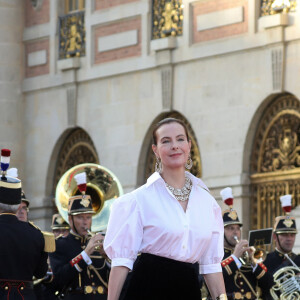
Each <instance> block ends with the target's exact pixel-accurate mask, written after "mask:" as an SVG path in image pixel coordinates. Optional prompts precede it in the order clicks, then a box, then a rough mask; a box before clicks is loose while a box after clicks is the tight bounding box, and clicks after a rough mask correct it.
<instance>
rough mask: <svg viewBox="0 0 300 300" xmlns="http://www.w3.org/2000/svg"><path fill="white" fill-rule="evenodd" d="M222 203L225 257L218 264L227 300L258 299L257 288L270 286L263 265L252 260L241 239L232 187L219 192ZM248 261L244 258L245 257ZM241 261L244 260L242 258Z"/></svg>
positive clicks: (246, 242) (248, 248) (251, 253)
mask: <svg viewBox="0 0 300 300" xmlns="http://www.w3.org/2000/svg"><path fill="white" fill-rule="evenodd" d="M221 196H222V199H223V201H224V202H225V203H226V204H227V205H228V206H229V209H228V210H225V211H223V221H224V258H223V261H222V262H221V265H222V271H223V276H224V282H225V288H226V293H227V297H228V299H257V298H258V292H257V286H258V287H260V288H261V289H262V290H264V289H268V288H270V287H271V283H270V275H269V274H267V268H266V266H265V265H264V264H263V263H262V262H260V263H257V261H256V260H255V259H254V258H253V249H252V248H250V247H249V246H248V241H246V240H241V227H242V226H243V224H242V222H241V221H240V220H239V218H238V215H237V212H236V211H235V210H233V209H232V205H233V196H232V190H231V188H229V187H228V188H225V189H223V190H222V191H221ZM245 253H247V255H248V258H247V257H246V254H245ZM243 258H244V259H243Z"/></svg>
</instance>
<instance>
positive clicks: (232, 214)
mask: <svg viewBox="0 0 300 300" xmlns="http://www.w3.org/2000/svg"><path fill="white" fill-rule="evenodd" d="M220 195H221V197H222V200H223V202H224V203H225V204H226V205H227V206H228V207H229V209H226V210H224V211H223V212H222V216H223V222H224V227H226V226H228V225H232V224H237V225H240V226H243V223H242V222H241V221H240V220H239V217H238V214H237V212H236V210H234V209H233V208H232V206H233V195H232V189H231V188H230V187H226V188H225V189H223V190H221V191H220Z"/></svg>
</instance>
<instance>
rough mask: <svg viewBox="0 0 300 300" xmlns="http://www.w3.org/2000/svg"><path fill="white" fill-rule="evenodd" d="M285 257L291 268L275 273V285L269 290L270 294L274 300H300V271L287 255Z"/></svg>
mask: <svg viewBox="0 0 300 300" xmlns="http://www.w3.org/2000/svg"><path fill="white" fill-rule="evenodd" d="M285 257H286V258H287V259H288V260H289V261H290V262H291V264H292V265H293V266H288V267H284V268H282V269H279V270H278V271H277V272H275V274H274V275H273V277H274V282H275V285H274V286H273V287H272V288H271V289H270V293H271V295H272V297H273V299H275V300H278V299H280V300H297V299H300V269H299V267H298V266H297V265H296V264H295V263H294V262H293V261H292V260H291V259H290V257H289V256H288V255H287V254H285ZM278 295H280V296H279V297H278Z"/></svg>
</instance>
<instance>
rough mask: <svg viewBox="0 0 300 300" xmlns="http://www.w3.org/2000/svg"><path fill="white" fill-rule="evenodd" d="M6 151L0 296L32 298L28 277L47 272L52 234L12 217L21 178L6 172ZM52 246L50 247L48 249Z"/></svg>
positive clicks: (0, 189)
mask: <svg viewBox="0 0 300 300" xmlns="http://www.w3.org/2000/svg"><path fill="white" fill-rule="evenodd" d="M9 157H10V150H8V149H2V150H1V173H2V176H1V178H0V228H1V231H0V245H1V246H0V299H1V300H2V299H3V300H4V299H5V300H10V299H23V300H33V299H36V297H35V294H34V291H33V282H32V278H33V276H35V277H36V278H41V277H43V276H44V275H45V274H46V272H47V268H48V265H47V257H48V255H47V253H46V251H48V250H54V249H53V247H54V246H55V242H54V237H53V236H52V237H53V239H51V236H50V235H47V234H46V233H45V235H43V233H42V232H41V231H40V230H39V229H38V228H36V227H35V226H34V225H32V224H30V223H28V222H22V221H19V220H18V218H17V217H16V212H17V209H18V207H19V205H20V203H21V191H22V186H21V181H20V180H19V179H17V178H14V177H9V176H7V175H6V170H7V168H8V166H9ZM51 248H52V249H51Z"/></svg>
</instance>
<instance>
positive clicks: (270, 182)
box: [250, 94, 300, 229]
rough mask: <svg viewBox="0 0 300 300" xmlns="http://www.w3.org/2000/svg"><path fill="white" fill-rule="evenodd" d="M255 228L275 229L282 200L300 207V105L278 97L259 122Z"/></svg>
mask: <svg viewBox="0 0 300 300" xmlns="http://www.w3.org/2000/svg"><path fill="white" fill-rule="evenodd" d="M250 170H251V195H252V199H251V206H252V214H251V216H252V220H251V222H252V228H253V229H260V228H267V227H272V226H273V222H274V219H275V217H276V216H279V215H281V214H282V209H281V205H280V201H279V197H280V196H282V195H285V194H291V195H292V196H293V207H296V206H297V205H299V204H300V102H299V100H298V99H296V98H295V97H294V96H292V95H289V94H284V95H279V96H277V98H275V99H274V100H273V102H272V103H271V104H270V105H269V106H268V107H267V108H266V109H265V111H264V112H263V114H262V117H261V119H260V121H259V124H258V127H257V130H256V134H255V139H254V143H253V148H252V154H251V166H250Z"/></svg>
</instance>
